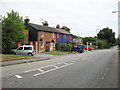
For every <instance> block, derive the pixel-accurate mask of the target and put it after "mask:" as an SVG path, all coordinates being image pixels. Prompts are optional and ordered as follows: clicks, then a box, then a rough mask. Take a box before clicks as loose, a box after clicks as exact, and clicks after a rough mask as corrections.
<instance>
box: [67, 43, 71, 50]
mask: <svg viewBox="0 0 120 90" xmlns="http://www.w3.org/2000/svg"><path fill="white" fill-rule="evenodd" d="M71 48H72V44H71V43H68V44H67V45H66V50H67V51H69V52H70V51H71Z"/></svg>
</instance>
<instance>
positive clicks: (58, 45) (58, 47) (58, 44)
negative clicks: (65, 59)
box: [56, 42, 61, 50]
mask: <svg viewBox="0 0 120 90" xmlns="http://www.w3.org/2000/svg"><path fill="white" fill-rule="evenodd" d="M56 50H61V46H60V42H57V43H56Z"/></svg>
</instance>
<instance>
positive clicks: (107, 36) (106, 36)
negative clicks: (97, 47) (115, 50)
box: [97, 27, 116, 46]
mask: <svg viewBox="0 0 120 90" xmlns="http://www.w3.org/2000/svg"><path fill="white" fill-rule="evenodd" d="M97 36H98V39H100V40H106V41H107V43H108V45H109V46H113V45H114V43H116V40H115V32H113V31H112V29H109V28H108V27H107V28H103V29H102V30H101V31H100V32H99V33H98V34H97Z"/></svg>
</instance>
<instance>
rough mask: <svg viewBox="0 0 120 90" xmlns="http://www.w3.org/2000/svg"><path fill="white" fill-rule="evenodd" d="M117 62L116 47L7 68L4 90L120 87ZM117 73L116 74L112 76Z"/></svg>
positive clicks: (5, 68)
mask: <svg viewBox="0 0 120 90" xmlns="http://www.w3.org/2000/svg"><path fill="white" fill-rule="evenodd" d="M117 61H118V51H117V47H114V48H111V49H107V50H98V51H93V52H86V53H83V54H73V55H65V56H58V57H55V58H52V59H51V60H48V61H38V62H32V63H25V64H18V65H11V66H5V67H3V68H2V70H3V78H2V86H3V88H117V87H118V81H117V80H118V67H117ZM115 62H116V63H115ZM112 66H113V67H112ZM113 71H114V73H111V72H113ZM110 74H113V75H110ZM111 76H112V78H111ZM108 82H109V83H108ZM108 84H109V85H108ZM111 84H112V85H111Z"/></svg>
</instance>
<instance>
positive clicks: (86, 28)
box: [0, 0, 119, 37]
mask: <svg viewBox="0 0 120 90" xmlns="http://www.w3.org/2000/svg"><path fill="white" fill-rule="evenodd" d="M118 1H119V0H0V14H2V16H6V12H11V10H14V11H17V12H18V13H19V14H20V16H23V18H25V16H29V19H30V22H31V23H35V24H40V25H42V23H41V22H42V19H43V20H44V21H48V23H49V26H50V27H55V26H56V25H57V24H59V25H60V26H63V25H64V26H67V27H69V28H70V29H71V33H72V34H75V35H79V36H81V37H86V36H95V35H96V29H102V28H106V27H109V28H111V29H113V31H114V32H115V33H116V37H117V36H118V35H117V34H118V14H117V13H116V14H115V13H112V11H116V10H118ZM98 32H99V31H98Z"/></svg>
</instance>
